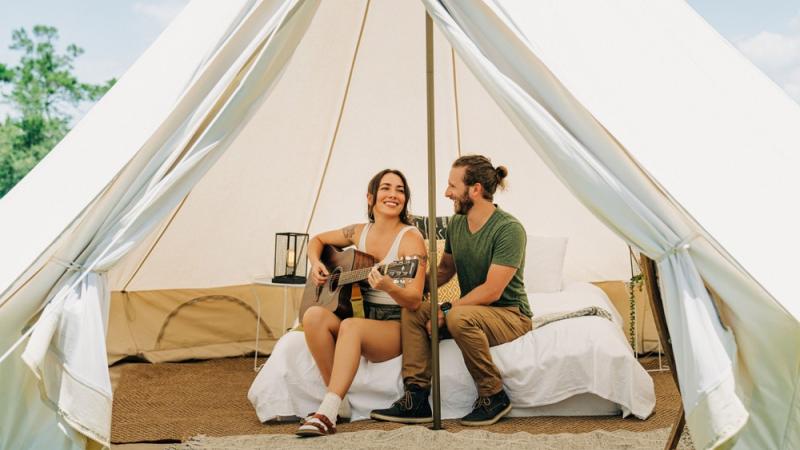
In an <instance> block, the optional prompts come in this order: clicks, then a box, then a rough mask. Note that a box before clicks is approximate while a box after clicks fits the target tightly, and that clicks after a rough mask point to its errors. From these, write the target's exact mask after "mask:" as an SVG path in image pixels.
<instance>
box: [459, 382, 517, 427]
mask: <svg viewBox="0 0 800 450" xmlns="http://www.w3.org/2000/svg"><path fill="white" fill-rule="evenodd" d="M472 407H473V408H474V409H473V410H472V412H471V413H469V414H467V415H466V416H464V417H462V418H461V425H466V426H469V427H480V426H484V425H491V424H493V423H495V422H497V421H498V420H500V419H502V418H503V416H505V415H506V414H508V413H509V411H511V400H509V399H508V395H506V391H500V392H498V393H497V394H494V395H490V396H488V397H478V399H477V400H475V404H474V405H473V406H472Z"/></svg>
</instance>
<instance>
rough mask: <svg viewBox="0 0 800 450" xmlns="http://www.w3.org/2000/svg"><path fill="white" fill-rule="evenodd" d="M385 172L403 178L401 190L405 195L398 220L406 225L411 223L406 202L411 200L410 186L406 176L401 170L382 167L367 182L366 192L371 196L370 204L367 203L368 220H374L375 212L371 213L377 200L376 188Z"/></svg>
mask: <svg viewBox="0 0 800 450" xmlns="http://www.w3.org/2000/svg"><path fill="white" fill-rule="evenodd" d="M387 173H393V174H395V175H397V176H398V177H400V179H401V180H403V191H404V193H405V195H406V201H405V203H404V204H403V210H402V211H400V222H403V223H404V224H406V225H411V217H410V216H409V214H408V202H410V201H411V188H409V187H408V181H406V176H405V175H403V172H400V171H399V170H397V169H383V170H381V171H380V172H378V173H376V174H375V176H374V177H372V179H371V180H369V184H368V185H367V193H368V194H370V195H371V196H372V204H371V205H370V204H367V217H369V221H370V222H375V214H373V213H372V209H373V208H374V207H375V202H377V201H378V188H379V187H380V185H381V180H382V179H383V176H384V175H386V174H387Z"/></svg>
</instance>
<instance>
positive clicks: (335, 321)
mask: <svg viewBox="0 0 800 450" xmlns="http://www.w3.org/2000/svg"><path fill="white" fill-rule="evenodd" d="M341 323H342V321H341V320H339V318H338V317H336V314H334V313H332V312H331V311H329V310H327V309H325V308H323V307H321V306H312V307H311V308H308V310H306V313H305V314H303V331H304V334H305V335H306V345H308V350H309V351H311V356H313V357H314V361H315V362H316V363H317V367H318V368H319V373H320V374H321V375H322V380H323V381H324V382H325V385H326V386H327V385H328V384H329V383H330V381H331V371H332V370H333V354H334V349H335V348H336V336H337V335H338V333H339V327H340V324H341Z"/></svg>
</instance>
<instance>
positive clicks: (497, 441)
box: [166, 426, 694, 450]
mask: <svg viewBox="0 0 800 450" xmlns="http://www.w3.org/2000/svg"><path fill="white" fill-rule="evenodd" d="M668 436H669V430H668V429H660V430H654V431H647V432H639V433H636V432H632V431H625V430H617V431H602V430H600V431H592V432H590V433H580V434H570V433H559V434H530V433H527V432H517V433H507V434H502V433H492V432H490V431H486V430H465V431H459V432H457V433H448V432H447V431H432V430H429V429H427V428H424V427H421V426H407V427H403V428H398V429H396V430H391V431H382V430H364V431H359V432H356V433H337V434H335V435H332V436H327V437H324V438H314V439H301V438H298V437H296V436H288V435H283V434H267V435H264V434H261V435H249V436H230V437H207V436H198V437H195V438H192V439H190V440H189V441H188V442H186V443H184V444H180V445H174V446H168V447H166V448H167V449H169V450H234V449H237V450H255V449H269V448H281V449H307V448H327V449H347V450H354V449H388V448H436V449H439V450H445V449H446V450H449V449H459V450H460V449H476V450H477V449H486V448H495V449H517V448H519V449H532V450H554V449H571V450H595V449H611V450H623V449H624V450H629V449H636V450H650V449H652V450H661V449H662V448H664V443H665V442H666V441H667V438H668ZM677 448H678V449H680V450H692V449H693V448H694V447H693V446H692V443H691V441H690V440H688V435H687V436H686V437H685V438H684V439H681V441H680V442H679V443H678V447H677Z"/></svg>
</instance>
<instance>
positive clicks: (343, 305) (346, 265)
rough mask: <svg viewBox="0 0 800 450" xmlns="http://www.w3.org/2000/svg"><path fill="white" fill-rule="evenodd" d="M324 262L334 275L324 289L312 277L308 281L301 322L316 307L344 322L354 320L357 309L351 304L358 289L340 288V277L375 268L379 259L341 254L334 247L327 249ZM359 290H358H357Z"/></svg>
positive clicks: (351, 251)
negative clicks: (352, 318)
mask: <svg viewBox="0 0 800 450" xmlns="http://www.w3.org/2000/svg"><path fill="white" fill-rule="evenodd" d="M320 260H321V261H322V263H323V264H325V267H326V268H327V269H328V273H329V274H330V275H329V276H328V281H326V282H325V284H323V285H322V286H315V285H314V283H313V282H312V281H311V277H308V281H306V287H305V290H304V291H303V301H302V303H301V304H300V311H299V314H298V316H299V319H300V322H301V323H302V321H303V314H305V313H306V310H308V308H310V307H312V306H321V307H323V308H325V309H327V310H329V311H331V312H333V313H334V314H336V316H337V317H339V318H340V319H346V318H348V317H353V305H352V304H351V303H350V298H351V295H352V293H353V287H354V285H353V284H340V283H339V275H340V274H342V273H344V272H349V271H353V270H357V269H364V268H367V267H372V266H373V265H375V263H376V261H375V258H374V257H372V255H369V254H367V253H364V252H360V251H358V250H356V249H353V248H350V249H347V250H339V249H337V248H336V247H334V246H332V245H325V247H324V248H323V249H322V255H321V257H320ZM356 289H358V287H357V286H356Z"/></svg>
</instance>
